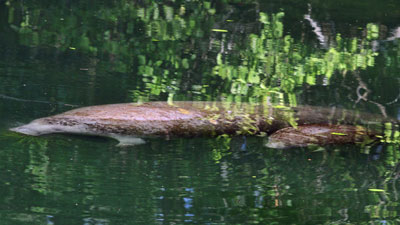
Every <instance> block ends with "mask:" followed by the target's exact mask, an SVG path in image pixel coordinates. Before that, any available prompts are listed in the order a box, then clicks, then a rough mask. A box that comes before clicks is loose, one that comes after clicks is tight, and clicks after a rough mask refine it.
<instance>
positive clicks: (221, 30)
mask: <svg viewBox="0 0 400 225" xmlns="http://www.w3.org/2000/svg"><path fill="white" fill-rule="evenodd" d="M212 31H215V32H228V30H223V29H212Z"/></svg>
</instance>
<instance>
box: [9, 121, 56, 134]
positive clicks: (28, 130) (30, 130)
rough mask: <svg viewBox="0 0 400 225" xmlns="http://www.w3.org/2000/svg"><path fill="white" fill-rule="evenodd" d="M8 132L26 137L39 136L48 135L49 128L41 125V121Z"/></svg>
mask: <svg viewBox="0 0 400 225" xmlns="http://www.w3.org/2000/svg"><path fill="white" fill-rule="evenodd" d="M10 131H14V132H17V133H21V134H26V135H32V136H39V135H42V134H47V133H49V126H48V125H46V124H43V123H42V121H38V120H34V121H32V122H31V123H28V124H26V125H23V126H19V127H15V128H11V129H10Z"/></svg>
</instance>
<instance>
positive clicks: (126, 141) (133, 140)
mask: <svg viewBox="0 0 400 225" xmlns="http://www.w3.org/2000/svg"><path fill="white" fill-rule="evenodd" d="M108 136H109V137H111V138H114V139H116V140H117V141H119V143H118V144H117V146H118V147H126V146H135V145H141V144H144V143H146V142H145V141H144V140H143V139H141V138H138V137H132V136H126V135H119V134H110V135H108Z"/></svg>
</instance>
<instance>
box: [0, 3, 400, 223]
mask: <svg viewBox="0 0 400 225" xmlns="http://www.w3.org/2000/svg"><path fill="white" fill-rule="evenodd" d="M399 21H400V3H399V2H398V1H394V0H387V1H376V0H368V1H351V2H350V1H345V0H341V1H337V0H336V1H289V0H286V1H235V0H226V1H213V2H211V3H209V2H205V1H195V0H192V1H178V0H176V1H165V2H161V1H155V2H152V1H145V0H144V1H125V0H122V1H117V2H108V3H100V2H89V1H67V0H65V1H56V2H54V1H41V2H28V1H11V0H9V1H1V0H0V115H1V117H0V193H1V194H0V224H18V225H19V224H98V225H100V224H102V225H103V224H253V223H254V224H255V223H258V224H397V223H400V220H399V216H398V214H399V213H400V205H399V203H398V202H399V192H398V189H399V188H400V187H398V185H399V184H400V182H399V180H398V178H399V176H400V169H399V163H400V152H399V144H398V143H399V133H398V132H397V133H396V129H397V128H396V127H395V128H394V129H393V131H392V132H390V129H387V133H386V139H387V140H388V141H387V142H388V143H382V144H377V145H373V146H356V145H354V146H329V147H326V148H323V149H322V148H321V149H315V148H297V149H290V150H276V149H269V148H267V147H265V143H266V138H262V137H247V138H244V137H232V138H230V137H219V138H196V139H173V140H164V139H149V140H147V143H146V144H144V145H140V146H135V147H127V148H118V147H116V146H115V145H116V144H117V142H116V141H114V140H110V139H103V138H97V137H81V136H71V135H48V136H43V137H27V136H22V135H18V134H15V133H12V132H9V131H8V128H11V127H14V126H18V125H21V124H24V123H27V122H29V121H31V120H33V119H35V118H39V117H43V116H49V115H53V114H56V113H60V112H64V111H66V110H70V109H72V108H76V107H79V106H87V105H98V104H108V103H121V102H132V101H135V102H136V101H155V100H158V101H167V100H197V101H201V100H204V101H205V100H207V101H221V100H222V101H236V102H262V101H270V102H274V103H276V104H283V103H284V104H288V105H303V104H304V105H306V104H309V105H318V106H326V107H342V108H348V109H353V110H356V111H360V112H370V113H376V114H377V116H383V115H382V114H387V116H390V117H394V118H399V117H400V116H399V115H400V103H399V101H398V98H399V97H400V77H399V74H400V46H399V44H400V40H399V37H400V31H398V29H399V27H400V23H399ZM312 25H313V26H314V27H313V26H312ZM396 32H398V33H396Z"/></svg>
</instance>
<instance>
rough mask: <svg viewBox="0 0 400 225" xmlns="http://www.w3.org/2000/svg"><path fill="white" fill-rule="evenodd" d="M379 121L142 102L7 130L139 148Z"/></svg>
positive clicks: (322, 111)
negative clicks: (152, 141) (154, 141)
mask: <svg viewBox="0 0 400 225" xmlns="http://www.w3.org/2000/svg"><path fill="white" fill-rule="evenodd" d="M385 121H386V120H385V119H382V117H380V116H377V115H373V114H365V113H364V114H361V113H357V112H354V111H349V110H344V109H335V108H322V107H313V106H302V107H295V108H289V107H282V106H274V105H270V104H251V103H224V102H173V104H168V103H167V102H148V103H142V104H139V103H123V104H112V105H100V106H89V107H83V108H78V109H74V110H71V111H67V112H64V113H61V114H58V115H54V116H49V117H44V118H40V119H36V120H34V121H32V122H31V123H29V124H27V125H23V126H20V127H16V128H13V129H11V130H12V131H15V132H19V133H23V134H27V135H35V136H36V135H42V134H50V133H72V134H83V135H96V136H105V137H111V138H115V139H117V140H119V141H120V145H133V144H139V143H143V140H141V139H140V138H143V137H167V138H171V137H198V136H217V135H221V134H228V135H257V134H262V133H265V134H272V133H273V132H275V131H277V130H280V129H283V128H288V127H291V126H292V125H294V124H297V125H299V126H302V125H312V124H316V125H330V124H333V125H336V124H341V125H363V126H364V128H365V129H369V128H370V127H374V126H376V125H379V124H381V123H382V122H385ZM334 129H341V127H331V130H332V132H333V130H334ZM302 132H306V129H303V131H302ZM349 132H352V131H351V129H349ZM287 133H288V132H287ZM289 133H290V132H289ZM338 133H341V132H340V131H338ZM278 134H279V133H278ZM275 136H278V135H275ZM280 136H282V135H280ZM298 137H301V136H298ZM302 138H303V139H304V140H307V139H306V138H304V137H302ZM333 140H334V139H333ZM322 142H324V141H322ZM322 142H321V141H320V142H317V144H320V143H322ZM330 143H332V144H335V143H339V141H330ZM322 144H323V143H322Z"/></svg>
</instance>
